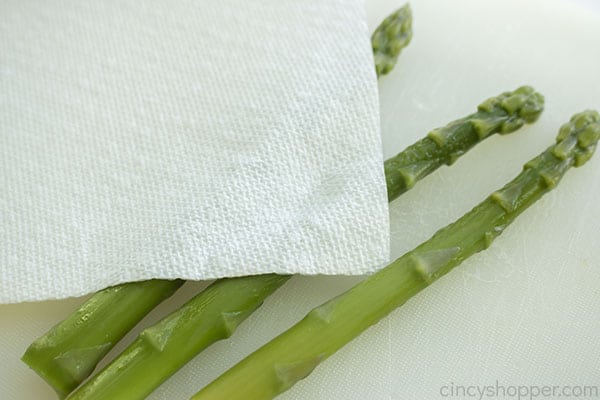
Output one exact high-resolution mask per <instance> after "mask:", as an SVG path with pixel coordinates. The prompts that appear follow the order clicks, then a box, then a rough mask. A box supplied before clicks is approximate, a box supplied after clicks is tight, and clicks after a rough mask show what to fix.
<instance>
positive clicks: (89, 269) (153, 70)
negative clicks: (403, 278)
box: [0, 0, 389, 303]
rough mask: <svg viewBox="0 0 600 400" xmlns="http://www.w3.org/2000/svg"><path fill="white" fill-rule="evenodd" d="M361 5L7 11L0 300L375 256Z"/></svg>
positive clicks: (358, 262) (374, 149) (369, 98)
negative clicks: (137, 282) (151, 279)
mask: <svg viewBox="0 0 600 400" xmlns="http://www.w3.org/2000/svg"><path fill="white" fill-rule="evenodd" d="M365 19H366V18H365V15H364V5H363V2H362V0H352V1H328V2H323V1H321V0H307V1H302V2H297V1H294V0H278V1H259V2H246V1H243V0H225V1H221V2H208V3H207V2H201V3H199V2H189V1H182V2H170V1H167V0H155V1H150V2H147V1H141V0H127V1H103V2H79V1H76V0H67V1H64V2H61V5H60V6H57V5H56V4H55V3H52V2H41V1H34V0H19V1H16V0H13V1H11V0H9V1H8V2H7V3H5V4H4V5H3V11H2V15H0V35H1V36H2V37H3V40H2V43H1V44H0V126H2V131H1V132H0V157H1V158H0V162H1V164H0V165H1V166H0V168H1V169H0V224H1V226H2V229H1V231H0V303H13V302H20V301H36V300H45V299H54V298H64V297H69V296H77V295H82V294H86V293H89V292H92V291H95V290H98V289H101V288H104V287H107V286H111V285H115V284H118V283H122V282H128V281H138V280H145V279H150V278H163V279H174V278H184V279H213V278H220V277H226V276H240V275H249V274H260V273H268V272H275V273H285V274H290V273H301V274H362V273H365V272H369V271H373V270H374V269H375V268H376V267H377V266H378V265H379V264H381V263H383V262H385V261H386V259H387V257H388V253H389V240H388V239H389V237H388V235H389V227H388V212H387V199H386V193H385V181H384V177H383V169H382V153H381V142H380V136H379V115H378V109H379V107H378V98H377V86H376V79H375V73H374V68H373V61H372V59H371V50H370V43H369V34H368V31H367V27H366V21H365Z"/></svg>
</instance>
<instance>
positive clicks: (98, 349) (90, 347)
mask: <svg viewBox="0 0 600 400" xmlns="http://www.w3.org/2000/svg"><path fill="white" fill-rule="evenodd" d="M411 21H412V16H411V13H410V9H409V7H408V5H406V6H404V7H402V8H400V9H399V10H398V11H396V12H395V13H394V14H392V15H391V16H390V17H388V18H387V19H385V20H384V21H383V22H382V24H381V25H380V26H379V27H378V28H377V30H376V31H375V34H374V35H373V53H374V57H375V65H376V70H377V73H378V75H379V74H380V71H385V72H382V73H387V72H389V71H390V70H391V69H392V68H393V67H394V64H395V62H396V59H397V58H398V55H399V54H400V50H401V49H402V48H403V47H404V46H406V45H408V43H409V41H410V37H411V36H412V31H411ZM286 279H287V278H286ZM283 281H285V279H284V280H283ZM283 281H282V282H281V284H283ZM182 283H183V282H181V281H172V282H171V281H161V280H151V281H148V282H140V283H130V284H125V285H119V286H115V287H112V288H108V289H105V290H103V291H100V292H98V293H97V294H96V295H94V296H92V298H91V299H90V300H89V301H88V302H86V303H85V304H84V305H82V307H81V308H80V309H79V310H77V311H75V313H74V314H73V315H71V316H70V317H68V318H67V319H66V320H64V321H62V322H61V323H59V324H58V325H56V326H55V327H54V328H52V329H51V330H50V331H49V332H48V333H47V334H46V335H44V336H42V337H41V338H39V339H38V340H36V341H35V342H34V343H33V344H32V345H31V346H30V347H29V348H28V349H27V352H26V353H25V355H24V356H23V361H24V362H25V363H27V364H28V365H29V366H30V367H31V368H32V369H33V370H35V371H36V372H37V373H38V375H40V376H41V377H43V378H44V379H45V380H46V381H47V382H48V383H49V384H50V385H51V386H52V387H53V388H54V389H55V390H56V392H57V393H58V395H59V397H61V398H63V397H65V395H67V394H68V393H70V392H71V391H73V390H74V389H75V388H76V387H77V386H79V384H80V383H81V382H83V381H84V380H85V379H86V378H87V377H88V376H89V375H90V374H91V373H92V371H93V370H94V368H95V367H96V365H97V364H98V362H100V360H101V359H102V358H103V357H104V356H105V355H106V353H108V351H110V349H111V348H112V347H113V346H114V345H115V344H116V343H117V342H118V341H119V340H120V339H121V338H123V336H125V334H126V333H127V332H128V331H129V330H130V329H131V328H133V327H134V326H135V325H136V324H137V323H138V322H139V321H140V320H141V319H142V318H143V317H144V316H145V315H146V314H147V313H148V312H149V311H150V310H152V309H153V308H154V307H155V306H156V305H158V304H159V303H160V302H161V301H162V300H164V299H166V298H167V297H169V296H170V295H171V294H172V293H173V292H174V291H175V290H176V289H177V288H179V286H181V284H182ZM84 316H85V318H84Z"/></svg>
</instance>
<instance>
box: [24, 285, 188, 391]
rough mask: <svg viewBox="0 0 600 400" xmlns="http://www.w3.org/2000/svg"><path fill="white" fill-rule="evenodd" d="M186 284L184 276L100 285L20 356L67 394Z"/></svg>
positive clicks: (54, 386)
mask: <svg viewBox="0 0 600 400" xmlns="http://www.w3.org/2000/svg"><path fill="white" fill-rule="evenodd" d="M182 284H183V281H181V280H174V281H166V280H150V281H146V282H135V283H127V284H124V285H119V286H114V287H110V288H107V289H104V290H101V291H99V292H98V293H96V294H95V295H93V296H92V297H91V298H90V299H89V300H88V301H86V302H85V303H83V305H82V306H81V307H80V308H79V309H78V310H77V311H75V312H74V313H73V314H71V315H70V316H69V317H67V318H66V319H65V320H63V321H62V322H60V323H59V324H58V325H56V326H54V327H53V328H52V329H51V330H50V331H49V332H48V333H46V334H45V335H44V336H42V337H41V338H39V339H37V340H36V341H35V342H33V343H32V344H31V345H30V346H29V348H28V349H27V351H26V352H25V354H24V355H23V357H22V360H23V361H24V362H25V363H27V364H28V365H29V366H30V367H31V368H33V369H34V370H35V371H36V372H37V373H38V374H39V375H40V376H41V377H42V378H44V379H45V380H46V381H47V382H48V383H49V384H50V385H51V386H52V387H53V388H54V389H55V390H56V392H57V393H58V396H59V397H60V398H64V397H66V396H67V395H68V394H69V393H71V391H72V390H73V389H74V388H75V387H77V386H78V385H79V384H80V383H81V382H82V381H83V380H84V379H85V378H87V377H88V376H89V375H90V374H91V373H92V371H93V370H94V368H95V367H96V364H97V363H98V361H100V360H101V359H102V357H104V356H105V355H106V353H108V352H109V351H110V349H111V348H112V347H113V346H114V345H115V344H116V343H117V342H118V341H119V340H120V339H121V338H122V337H123V336H125V334H127V332H129V331H130V330H131V329H132V328H133V327H134V326H135V324H137V323H138V322H139V321H140V320H141V319H142V318H144V316H145V315H146V314H147V313H149V312H150V311H151V310H152V309H153V308H154V307H156V306H157V305H158V304H159V303H160V302H161V301H163V300H164V299H166V298H167V297H169V296H171V295H172V294H173V293H175V291H176V290H177V289H178V288H179V287H180V286H181V285H182Z"/></svg>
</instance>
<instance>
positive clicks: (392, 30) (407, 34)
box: [371, 4, 412, 77]
mask: <svg viewBox="0 0 600 400" xmlns="http://www.w3.org/2000/svg"><path fill="white" fill-rule="evenodd" d="M411 39H412V13H411V10H410V6H409V5H408V4H407V5H405V6H404V7H402V8H400V9H398V10H397V11H396V12H394V13H393V14H391V15H390V16H388V17H387V18H386V19H384V20H383V22H382V23H381V24H380V25H379V26H378V27H377V29H375V32H373V35H372V36H371V46H372V48H373V56H374V57H375V71H376V72H377V76H378V77H380V76H381V75H385V74H387V73H388V72H390V71H391V70H392V69H393V68H394V66H395V65H396V61H397V60H398V56H399V55H400V51H402V49H403V48H405V47H406V46H408V44H409V43H410V40H411Z"/></svg>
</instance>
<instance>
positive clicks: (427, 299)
mask: <svg viewBox="0 0 600 400" xmlns="http://www.w3.org/2000/svg"><path fill="white" fill-rule="evenodd" d="M411 4H412V7H413V12H414V19H415V22H414V39H413V42H412V43H411V45H410V47H409V48H408V49H407V50H405V52H404V53H403V54H402V55H401V57H400V61H399V64H398V66H397V67H396V69H395V70H394V71H393V72H392V74H391V75H390V76H387V77H384V78H382V79H381V80H380V90H381V96H380V98H381V119H382V129H383V137H384V152H385V156H386V157H389V156H391V155H393V154H395V153H396V152H398V151H399V150H401V149H402V148H404V147H405V146H407V145H408V144H410V143H412V142H414V141H415V140H417V139H418V138H420V137H422V136H423V135H424V134H425V133H426V132H427V131H428V130H430V129H431V128H434V127H437V126H440V125H444V124H445V123H446V122H448V121H450V120H452V119H455V118H457V117H460V116H463V115H466V114H468V113H471V112H473V111H474V110H475V106H476V105H477V104H478V103H479V102H480V101H482V100H483V99H485V98H486V97H489V96H492V95H495V94H498V93H500V92H502V91H504V90H509V89H514V88H516V87H517V86H519V85H521V84H531V85H533V86H534V87H535V88H536V89H538V90H539V91H540V92H542V93H543V94H544V95H545V96H546V111H545V112H544V114H543V115H542V117H541V118H540V120H539V122H537V123H536V124H535V125H533V126H531V127H529V128H526V129H524V130H522V131H519V132H517V133H515V134H512V135H510V136H506V137H498V136H495V137H492V138H490V139H489V140H488V141H487V142H485V143H483V144H482V145H480V146H478V147H477V148H476V149H474V150H473V151H472V152H471V153H469V154H468V155H467V156H465V157H463V158H462V159H461V160H460V161H459V162H457V163H456V164H455V165H454V166H452V168H443V169H441V170H440V171H438V172H436V173H435V174H434V175H433V176H432V177H430V178H429V179H427V180H426V181H424V182H422V183H420V184H419V185H418V186H417V187H416V188H415V189H414V190H413V191H411V192H409V193H407V194H405V195H404V196H402V197H401V198H400V199H398V200H397V201H395V202H394V203H393V204H392V205H391V209H390V211H391V219H392V237H393V243H392V248H393V257H397V256H399V255H401V254H402V253H403V252H405V251H407V250H409V249H411V248H412V247H414V246H415V245H417V244H419V243H420V242H421V241H423V240H425V239H427V238H428V237H429V236H431V234H433V233H434V232H435V231H436V230H437V229H438V228H440V227H442V226H444V225H445V224H447V223H449V222H451V221H453V220H454V219H456V218H458V217H459V216H460V215H462V214H463V213H464V212H466V211H468V210H469V209H470V208H471V207H472V206H474V205H475V204H476V203H477V202H479V201H481V200H482V199H483V198H484V197H485V196H486V195H487V194H489V193H490V192H492V191H493V190H494V189H496V188H498V187H500V186H501V185H502V184H503V183H504V182H506V181H507V180H509V179H511V178H512V177H513V176H514V175H516V174H517V173H518V172H519V170H520V168H521V165H522V164H523V163H524V162H526V161H527V160H528V159H530V158H531V157H532V156H534V155H536V154H537V153H539V152H540V151H541V150H542V149H544V148H546V147H547V146H548V145H549V144H550V143H551V142H552V141H553V140H554V137H555V135H556V132H557V129H558V127H559V126H560V124H561V123H563V122H564V121H566V120H567V119H568V118H569V117H570V115H571V114H573V113H575V112H578V111H580V110H582V109H585V108H596V109H600V2H594V1H587V2H584V1H577V2H568V1H558V0H556V1H518V0H493V1H478V0H462V1H453V2H450V1H441V0H440V1H433V0H414V1H412V3H411ZM399 5H400V4H399V2H398V1H396V0H385V1H384V0H369V1H368V4H367V7H368V13H369V23H370V26H371V28H372V29H374V27H375V26H376V25H377V23H378V22H379V21H380V20H381V19H382V18H383V17H384V16H385V15H387V14H388V13H389V12H390V11H392V10H393V9H394V8H396V7H397V6H399ZM599 198H600V155H597V156H596V158H594V159H592V160H591V161H590V162H589V163H588V164H586V165H585V166H584V167H583V168H581V169H578V170H572V171H570V172H569V173H568V175H567V177H566V179H565V180H564V181H563V182H562V183H561V184H560V185H559V187H558V188H557V189H556V190H555V191H554V192H552V193H550V194H549V195H548V196H546V197H545V198H544V199H543V200H542V201H540V202H539V203H537V204H536V205H535V206H534V207H533V208H532V209H530V210H529V211H527V212H526V213H525V214H524V215H522V216H521V217H520V218H519V219H518V220H517V221H516V222H515V223H514V224H513V225H512V226H511V227H510V228H508V229H507V230H506V231H505V233H504V234H503V235H502V236H501V237H500V238H499V239H497V240H496V242H495V243H494V245H493V246H492V247H491V248H490V249H489V250H488V251H486V252H484V253H481V254H478V255H476V256H474V257H473V258H472V259H470V260H469V261H467V262H465V263H464V264H463V265H462V266H461V267H459V268H458V269H457V270H455V271H454V272H452V273H451V274H450V275H449V276H447V277H445V278H444V279H443V280H442V281H440V282H438V283H436V284H435V285H434V286H433V287H431V288H429V289H428V290H427V291H426V292H424V293H422V294H420V295H418V296H417V297H416V298H415V299H413V300H411V301H410V302H409V303H408V304H406V305H405V306H404V307H403V308H402V309H401V310H399V311H397V312H395V313H393V314H392V315H391V316H390V317H388V318H387V319H385V320H384V321H382V322H381V323H380V324H378V325H377V326H375V327H374V328H372V329H370V330H369V331H368V332H366V333H365V334H364V335H362V336H361V337H360V338H358V339H357V340H355V341H354V342H353V343H352V344H351V345H349V346H347V347H346V348H344V349H343V350H342V351H340V352H339V353H338V354H336V355H334V356H333V357H332V358H330V359H329V360H328V361H326V362H325V363H324V364H323V365H321V366H320V367H318V368H317V370H316V371H315V372H314V373H313V374H312V375H311V376H310V377H309V378H308V379H306V380H305V381H304V382H302V383H300V384H299V385H297V386H296V387H294V388H293V389H292V390H291V391H289V392H288V393H286V394H285V395H283V396H281V398H282V399H287V400H300V399H303V400H306V399H311V400H329V399H350V400H359V399H360V400H362V399H366V398H368V399H373V400H384V399H385V400H388V399H394V400H395V399H409V398H415V399H417V398H418V399H436V398H444V396H443V394H449V393H450V390H452V385H454V387H455V388H456V386H459V385H463V386H469V385H492V386H495V385H498V386H499V387H504V388H505V390H508V391H509V393H510V391H511V390H513V389H510V387H512V386H517V385H527V386H530V385H537V386H539V387H540V389H541V386H542V385H570V386H579V385H599V384H600V382H599V381H598V377H599V373H600V365H599V364H598V356H599V355H600V335H599V332H600V246H599V243H598V239H600V235H599V232H600V202H599V201H598V199H599ZM359 280H360V278H357V277H354V278H350V277H312V278H309V277H301V278H298V277H297V278H294V279H293V280H291V281H290V282H289V283H288V284H286V285H285V286H284V287H283V288H282V289H281V290H279V292H277V293H276V294H275V295H274V296H272V297H271V298H270V299H269V300H268V301H267V302H266V304H265V305H264V307H262V308H261V309H260V310H259V311H258V312H256V313H255V314H254V315H253V316H252V317H251V318H250V319H249V320H248V321H247V322H246V323H245V324H244V325H243V326H242V327H241V328H240V329H239V330H238V332H237V333H236V334H235V335H234V337H232V338H231V339H230V340H228V341H226V342H222V343H219V344H217V345H215V346H213V347H211V348H210V349H208V350H207V351H206V352H204V353H203V354H202V355H201V356H199V357H197V358H196V359H195V360H194V361H193V362H191V363H190V364H188V365H187V366H186V367H185V368H183V369H182V370H181V371H180V372H179V373H178V374H176V375H175V376H174V377H173V378H172V379H170V380H169V381H168V382H167V383H165V384H164V385H163V386H162V387H161V388H160V389H159V390H157V391H156V392H155V394H153V395H152V396H151V399H154V400H162V399H164V400H167V399H169V400H171V399H179V398H181V399H185V398H188V397H189V395H191V394H192V393H194V392H195V391H197V390H198V389H200V388H201V387H202V386H204V385H205V384H207V383H208V382H209V381H211V380H212V379H214V378H215V377H216V376H217V375H219V374H220V373H221V372H222V371H224V370H225V369H226V368H228V367H229V366H231V365H232V364H233V363H234V362H236V361H238V360H239V359H241V358H242V357H243V356H245V355H246V354H248V353H249V352H250V351H252V350H253V349H255V348H257V347H258V346H260V345H261V344H263V343H265V342H266V341H267V340H268V339H270V338H272V337H273V336H275V335H276V334H277V333H279V332H281V331H283V330H284V329H285V328H287V327H289V326H290V325H291V324H292V323H293V322H295V321H297V320H298V319H300V318H301V317H302V316H303V315H304V314H305V313H306V312H307V311H308V310H309V309H310V308H312V307H313V306H316V305H318V304H320V303H321V302H323V301H325V300H326V299H328V298H330V297H332V296H333V295H335V294H337V293H339V292H341V291H342V290H344V289H346V288H348V287H349V286H351V285H352V284H353V283H355V282H357V281H359ZM202 285H203V284H201V283H200V284H199V283H195V284H193V285H189V286H186V287H185V288H184V289H183V290H182V292H181V293H179V294H177V295H176V296H175V297H174V298H173V299H171V300H169V301H168V302H167V303H166V304H164V305H163V306H161V308H160V309H159V310H157V311H158V312H155V313H153V314H152V315H151V316H150V318H149V319H148V320H146V321H145V322H144V323H143V325H147V324H148V322H149V320H156V319H157V318H158V315H161V314H164V313H165V311H166V310H169V309H173V308H175V307H176V305H177V304H180V303H181V302H183V301H184V300H185V299H186V298H188V297H189V296H190V295H192V294H193V292H194V290H197V289H198V288H199V287H201V286H202ZM82 300H83V299H81V298H80V299H70V300H64V301H52V302H46V303H35V304H19V305H9V306H0V350H1V354H2V359H1V361H0V399H15V400H29V399H45V398H48V399H50V398H53V393H52V391H51V390H50V389H49V388H48V387H47V386H46V385H45V384H44V383H43V382H42V380H41V379H39V378H38V377H37V376H36V375H35V374H34V373H33V372H30V371H29V370H28V369H27V367H26V366H25V365H23V364H22V363H21V362H20V361H19V357H20V355H21V354H22V352H23V351H24V350H25V348H26V347H27V345H28V344H29V343H30V342H31V341H32V340H33V339H34V338H36V337H37V336H39V335H41V334H42V333H43V332H45V331H46V330H47V329H48V328H49V327H50V326H51V325H52V324H53V323H55V322H56V321H58V320H59V319H61V318H62V317H64V316H66V315H67V314H68V313H69V312H71V311H72V310H73V309H74V308H76V307H77V305H79V304H80V303H81V302H82ZM138 331H139V329H138ZM131 337H132V336H130V337H129V340H130V339H131ZM122 348H123V347H122V346H121V347H120V349H122ZM113 354H115V352H113ZM458 390H459V391H460V390H461V389H458ZM534 390H535V389H534ZM446 397H448V396H446ZM450 398H451V397H450ZM455 398H461V397H455ZM462 398H465V397H462ZM513 398H516V396H515V397H513ZM547 398H554V397H547Z"/></svg>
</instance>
